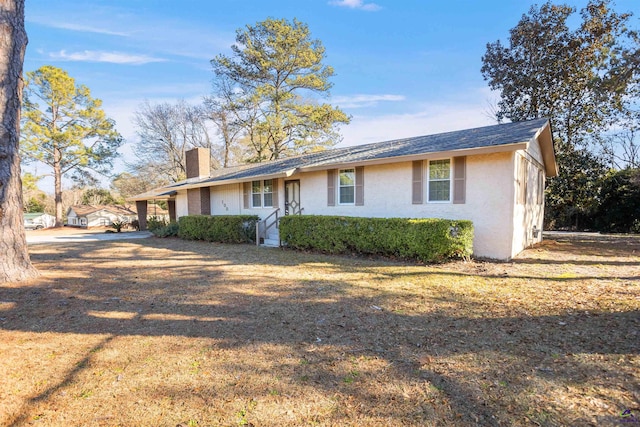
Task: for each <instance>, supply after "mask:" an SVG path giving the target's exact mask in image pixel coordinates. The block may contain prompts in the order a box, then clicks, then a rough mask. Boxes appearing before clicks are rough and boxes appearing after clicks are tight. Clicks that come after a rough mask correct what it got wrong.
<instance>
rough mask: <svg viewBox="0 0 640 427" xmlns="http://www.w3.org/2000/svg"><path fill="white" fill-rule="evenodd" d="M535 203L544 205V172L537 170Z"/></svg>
mask: <svg viewBox="0 0 640 427" xmlns="http://www.w3.org/2000/svg"><path fill="white" fill-rule="evenodd" d="M536 202H537V203H538V204H539V205H541V204H543V203H544V172H542V169H538V191H537V200H536Z"/></svg>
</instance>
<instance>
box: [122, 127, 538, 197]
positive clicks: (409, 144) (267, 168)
mask: <svg viewBox="0 0 640 427" xmlns="http://www.w3.org/2000/svg"><path fill="white" fill-rule="evenodd" d="M547 123H548V120H547V119H536V120H529V121H525V122H516V123H505V124H499V125H494V126H486V127H481V128H475V129H465V130H459V131H453V132H446V133H439V134H436V135H425V136H416V137H412V138H404V139H396V140H392V141H385V142H376V143H373V144H364V145H356V146H353V147H345V148H336V149H332V150H325V151H319V152H315V153H309V154H303V155H300V156H295V157H287V158H284V159H279V160H274V161H270V162H264V163H256V164H247V165H240V166H235V167H231V168H225V169H219V170H216V171H213V172H212V174H211V175H210V176H208V177H205V178H197V179H193V178H192V179H188V180H185V181H181V182H176V183H175V184H171V185H168V186H166V187H162V188H159V189H155V190H152V191H150V192H148V193H143V194H139V195H137V196H134V197H132V198H131V199H130V200H145V199H153V198H156V197H167V196H172V195H174V194H175V191H176V190H180V189H181V188H185V187H186V188H194V187H201V186H207V184H209V185H215V184H218V185H222V184H224V183H225V182H237V181H244V180H250V179H252V178H258V177H263V176H278V175H284V174H288V173H290V172H292V171H294V170H296V169H305V168H319V169H324V168H326V169H330V168H331V166H332V165H339V164H358V163H361V162H367V161H376V160H377V161H384V159H394V158H400V157H404V156H420V155H427V154H432V153H440V152H452V151H458V150H469V149H476V148H491V147H495V148H499V147H500V146H508V145H511V144H518V143H526V142H528V141H530V140H531V139H532V138H533V137H534V136H536V133H538V132H539V131H540V130H541V129H542V128H543V127H544V126H546V125H547ZM391 161H393V160H391Z"/></svg>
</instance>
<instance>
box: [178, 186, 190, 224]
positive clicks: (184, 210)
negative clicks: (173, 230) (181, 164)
mask: <svg viewBox="0 0 640 427" xmlns="http://www.w3.org/2000/svg"><path fill="white" fill-rule="evenodd" d="M187 215H189V203H188V199H187V191H186V190H183V191H178V194H176V219H178V218H180V217H181V216H187Z"/></svg>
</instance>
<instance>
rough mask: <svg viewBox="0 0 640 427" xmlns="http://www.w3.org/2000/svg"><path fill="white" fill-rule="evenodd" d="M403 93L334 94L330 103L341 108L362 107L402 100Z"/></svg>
mask: <svg viewBox="0 0 640 427" xmlns="http://www.w3.org/2000/svg"><path fill="white" fill-rule="evenodd" d="M404 100H405V97H404V95H391V94H381V95H367V94H356V95H347V96H335V97H333V98H331V103H332V104H335V105H337V106H339V107H341V108H362V107H371V106H374V105H377V104H378V103H379V102H397V101H404Z"/></svg>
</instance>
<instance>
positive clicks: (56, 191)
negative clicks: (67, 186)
mask: <svg viewBox="0 0 640 427" xmlns="http://www.w3.org/2000/svg"><path fill="white" fill-rule="evenodd" d="M53 157H54V160H53V182H54V188H53V195H54V198H55V202H56V203H55V206H56V227H62V226H63V225H64V224H63V223H62V169H61V166H60V157H62V155H61V154H59V150H58V149H57V148H54V154H53Z"/></svg>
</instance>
